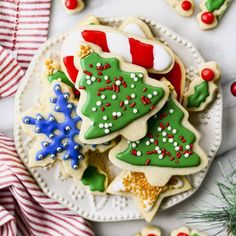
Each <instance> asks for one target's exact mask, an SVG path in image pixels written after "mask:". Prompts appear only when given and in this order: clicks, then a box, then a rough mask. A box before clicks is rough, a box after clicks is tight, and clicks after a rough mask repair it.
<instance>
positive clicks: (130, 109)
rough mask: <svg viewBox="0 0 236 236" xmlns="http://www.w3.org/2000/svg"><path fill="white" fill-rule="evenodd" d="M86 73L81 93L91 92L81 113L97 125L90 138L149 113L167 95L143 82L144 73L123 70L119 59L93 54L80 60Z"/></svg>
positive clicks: (83, 74)
mask: <svg viewBox="0 0 236 236" xmlns="http://www.w3.org/2000/svg"><path fill="white" fill-rule="evenodd" d="M80 64H81V68H82V70H83V73H82V76H81V78H79V81H78V82H79V85H78V87H79V90H84V91H85V92H86V93H87V100H86V103H85V105H84V106H83V107H82V109H81V111H82V114H83V115H84V116H87V117H89V118H90V120H91V121H92V122H93V125H92V126H90V128H89V129H88V130H87V131H86V133H85V138H86V139H93V138H98V137H102V136H105V135H108V134H110V133H112V132H115V131H118V130H120V129H122V128H124V127H126V126H127V125H128V124H129V123H131V122H132V121H134V120H136V119H138V118H140V117H142V116H144V115H145V114H147V113H149V112H150V111H151V110H152V109H154V107H155V106H156V105H157V104H158V102H159V101H160V100H162V98H163V96H164V94H165V92H164V90H163V89H162V88H161V87H153V86H150V85H147V84H145V83H144V82H143V77H144V74H142V73H137V72H126V71H123V70H121V68H120V61H119V60H118V59H117V58H108V57H106V58H102V57H101V56H100V55H99V54H97V53H96V52H92V53H91V54H89V55H87V56H86V57H84V58H82V59H81V60H80Z"/></svg>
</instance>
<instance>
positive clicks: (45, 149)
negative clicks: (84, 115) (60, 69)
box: [21, 81, 114, 179]
mask: <svg viewBox="0 0 236 236" xmlns="http://www.w3.org/2000/svg"><path fill="white" fill-rule="evenodd" d="M77 103H78V100H77V99H75V98H74V94H73V92H72V90H71V88H70V87H68V86H67V85H66V84H64V83H62V82H59V81H53V82H52V84H51V86H48V87H47V88H45V90H44V91H43V92H42V95H41V98H40V101H39V104H38V106H37V107H35V108H32V109H30V110H28V111H26V112H25V113H24V114H23V115H22V124H21V125H22V128H23V129H24V131H25V132H26V133H28V134H29V135H30V136H31V137H32V138H33V140H32V143H33V144H32V147H31V148H30V151H29V165H30V166H31V167H44V166H47V165H50V164H52V163H54V162H55V161H56V160H59V161H60V162H61V163H62V165H63V169H64V170H65V172H67V173H69V174H70V176H72V177H76V178H78V179H79V178H80V177H81V176H82V174H83V172H84V170H85V169H86V168H87V165H88V160H87V158H86V156H85V153H87V152H88V151H89V150H98V151H106V150H108V149H109V148H110V147H112V146H113V145H114V143H108V144H102V145H96V146H94V145H85V144H82V143H81V142H80V140H79V133H80V126H81V122H82V119H81V117H80V116H78V115H77V114H76V104H77Z"/></svg>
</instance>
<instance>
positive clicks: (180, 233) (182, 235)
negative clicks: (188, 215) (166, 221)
mask: <svg viewBox="0 0 236 236" xmlns="http://www.w3.org/2000/svg"><path fill="white" fill-rule="evenodd" d="M170 236H207V234H205V233H202V232H198V231H197V230H195V229H193V230H191V229H189V228H187V227H185V226H183V227H180V228H178V229H175V230H173V231H172V232H171V234H170Z"/></svg>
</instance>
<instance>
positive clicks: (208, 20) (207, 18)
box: [201, 12, 215, 25]
mask: <svg viewBox="0 0 236 236" xmlns="http://www.w3.org/2000/svg"><path fill="white" fill-rule="evenodd" d="M201 19H202V22H203V23H205V24H207V25H210V24H212V23H213V22H214V19H215V16H214V14H212V13H211V12H204V13H203V14H202V16H201Z"/></svg>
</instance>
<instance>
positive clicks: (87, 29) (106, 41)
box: [61, 25, 174, 82]
mask: <svg viewBox="0 0 236 236" xmlns="http://www.w3.org/2000/svg"><path fill="white" fill-rule="evenodd" d="M84 41H86V42H90V43H93V44H96V45H97V46H99V47H101V49H102V50H103V51H104V52H110V53H114V54H116V55H118V56H121V57H122V58H123V59H124V60H125V61H126V62H129V63H132V64H135V65H139V66H142V67H144V68H146V69H148V70H149V71H151V72H153V73H165V72H169V71H170V70H171V69H172V67H173V65H174V55H173V52H172V51H171V49H170V48H168V47H166V46H165V45H164V44H162V43H161V42H159V41H158V40H155V41H153V40H148V39H142V38H138V37H136V36H134V35H130V34H128V33H124V32H123V31H120V30H118V29H114V28H112V27H109V26H101V25H90V26H84V27H79V28H78V29H77V30H75V31H73V32H71V33H70V35H69V36H68V37H67V38H66V40H65V42H64V44H63V47H62V50H61V64H62V65H63V69H64V72H65V73H66V74H67V75H68V76H69V78H70V79H71V80H72V81H73V82H75V80H76V78H77V75H78V69H77V68H76V67H75V65H74V56H75V55H76V52H77V51H78V45H79V44H80V43H81V42H84ZM143 55H145V57H144V56H143Z"/></svg>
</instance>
